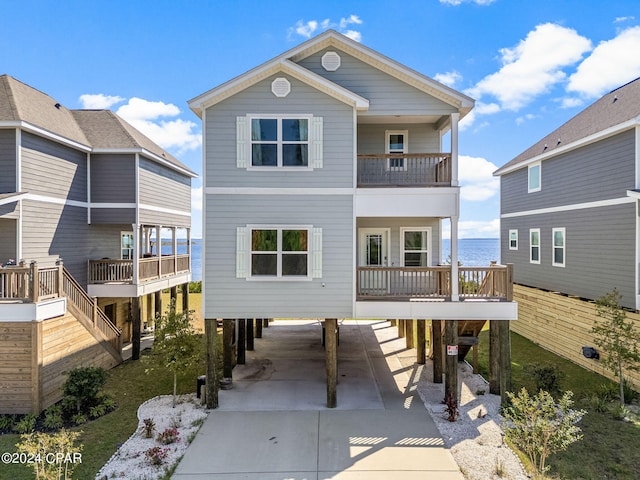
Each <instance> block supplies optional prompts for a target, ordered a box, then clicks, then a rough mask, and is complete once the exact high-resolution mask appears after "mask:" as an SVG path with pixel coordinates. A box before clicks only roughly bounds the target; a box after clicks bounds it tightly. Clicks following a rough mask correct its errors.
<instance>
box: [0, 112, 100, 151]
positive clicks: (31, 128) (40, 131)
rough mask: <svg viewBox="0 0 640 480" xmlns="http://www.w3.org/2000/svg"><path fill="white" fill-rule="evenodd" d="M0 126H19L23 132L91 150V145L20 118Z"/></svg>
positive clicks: (0, 123) (1, 123)
mask: <svg viewBox="0 0 640 480" xmlns="http://www.w3.org/2000/svg"><path fill="white" fill-rule="evenodd" d="M0 128H20V129H22V130H24V131H25V132H29V133H33V134H35V135H38V136H40V137H45V138H48V139H50V140H53V141H55V142H57V143H62V144H63V145H67V146H69V147H72V148H76V149H78V150H82V151H84V152H90V151H91V147H90V146H88V145H85V144H83V143H80V142H76V141H74V140H70V139H68V138H66V137H63V136H62V135H57V134H55V133H51V132H50V131H48V130H45V129H44V128H40V127H38V126H36V125H33V124H31V123H28V122H24V121H22V120H19V121H11V122H0Z"/></svg>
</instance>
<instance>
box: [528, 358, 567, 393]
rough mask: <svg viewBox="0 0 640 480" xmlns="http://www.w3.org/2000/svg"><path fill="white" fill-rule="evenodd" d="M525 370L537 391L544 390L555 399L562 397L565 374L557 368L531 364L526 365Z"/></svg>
mask: <svg viewBox="0 0 640 480" xmlns="http://www.w3.org/2000/svg"><path fill="white" fill-rule="evenodd" d="M523 370H524V374H525V375H526V376H528V377H529V378H531V379H532V380H533V381H534V382H535V384H536V390H537V391H540V390H544V391H545V392H549V393H550V394H551V395H553V396H554V397H555V396H558V395H560V392H561V388H560V381H561V380H562V379H563V378H564V373H563V372H561V371H560V369H559V368H558V367H557V366H555V365H541V364H538V363H531V364H529V365H525V366H524V369H523Z"/></svg>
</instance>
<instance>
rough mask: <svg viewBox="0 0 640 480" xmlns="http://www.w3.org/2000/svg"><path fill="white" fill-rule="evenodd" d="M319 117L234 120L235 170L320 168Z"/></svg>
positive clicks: (320, 135)
mask: <svg viewBox="0 0 640 480" xmlns="http://www.w3.org/2000/svg"><path fill="white" fill-rule="evenodd" d="M322 125H323V122H322V117H314V116H313V115H306V114H305V115H299V114H292V115H245V116H240V117H236V141H237V151H236V166H237V167H238V168H247V169H255V170H267V171H277V170H297V171H300V170H313V169H314V168H322V163H323V160H322V156H323V147H322V137H323V126H322Z"/></svg>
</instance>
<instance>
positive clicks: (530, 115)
mask: <svg viewBox="0 0 640 480" xmlns="http://www.w3.org/2000/svg"><path fill="white" fill-rule="evenodd" d="M539 116H540V115H534V114H533V113H527V114H525V115H522V116H521V117H518V118H516V125H522V124H523V123H524V122H526V121H529V120H533V119H534V118H538V117H539Z"/></svg>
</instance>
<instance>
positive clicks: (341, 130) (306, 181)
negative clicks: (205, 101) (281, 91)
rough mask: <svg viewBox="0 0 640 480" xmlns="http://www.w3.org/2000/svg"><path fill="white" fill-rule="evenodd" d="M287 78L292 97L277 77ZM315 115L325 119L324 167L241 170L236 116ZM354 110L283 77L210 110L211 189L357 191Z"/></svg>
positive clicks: (208, 173) (207, 140) (208, 180)
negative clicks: (276, 84) (276, 88)
mask: <svg viewBox="0 0 640 480" xmlns="http://www.w3.org/2000/svg"><path fill="white" fill-rule="evenodd" d="M279 77H286V78H287V79H288V80H289V82H291V93H290V94H289V95H288V96H287V97H285V98H277V97H276V96H274V95H273V93H272V92H271V82H272V81H273V80H274V79H275V78H279ZM248 113H249V114H312V115H314V116H317V117H322V118H323V168H320V169H315V170H312V171H309V170H305V171H299V172H295V171H293V172H292V171H278V169H276V168H274V169H273V171H250V170H246V169H244V168H237V166H236V159H237V155H236V117H238V116H244V115H246V114H248ZM353 123H354V118H353V108H352V107H350V106H348V105H346V104H344V103H342V102H340V101H338V100H336V99H334V98H332V97H330V96H328V95H326V94H324V93H322V92H320V91H318V90H316V89H314V88H312V87H310V86H308V85H307V84H305V83H303V82H300V81H299V80H296V79H295V78H292V77H289V76H287V75H283V74H279V75H275V76H273V77H270V78H268V79H266V80H263V81H261V82H258V83H257V84H255V85H253V86H251V87H249V88H247V89H245V90H243V91H242V92H240V93H238V94H236V95H234V96H233V97H231V98H228V99H226V100H224V101H222V102H220V103H218V104H216V105H214V106H213V107H210V108H208V109H207V110H206V122H205V125H204V128H205V149H206V150H205V151H206V155H207V158H206V164H205V173H206V185H205V187H281V186H288V187H309V188H311V187H332V188H337V187H343V188H344V187H346V188H351V187H353V161H354V159H353V155H354V143H353V138H354V125H353Z"/></svg>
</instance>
